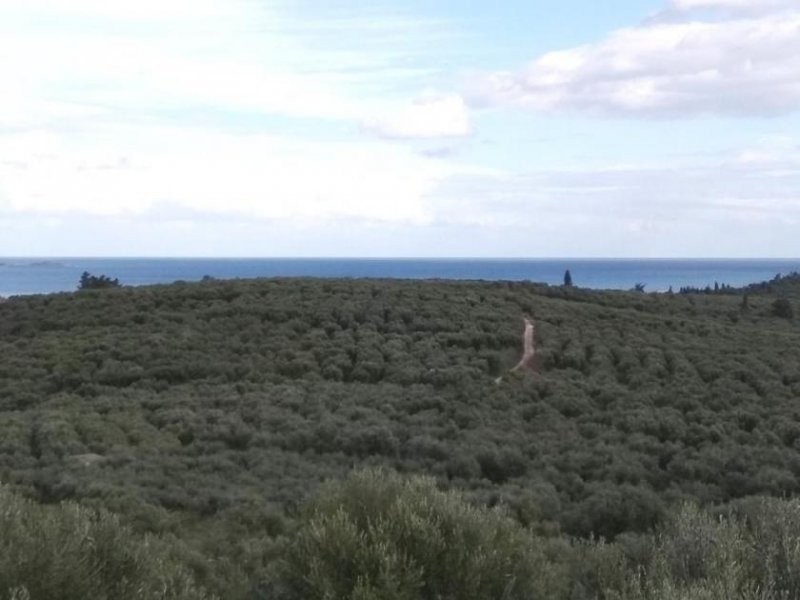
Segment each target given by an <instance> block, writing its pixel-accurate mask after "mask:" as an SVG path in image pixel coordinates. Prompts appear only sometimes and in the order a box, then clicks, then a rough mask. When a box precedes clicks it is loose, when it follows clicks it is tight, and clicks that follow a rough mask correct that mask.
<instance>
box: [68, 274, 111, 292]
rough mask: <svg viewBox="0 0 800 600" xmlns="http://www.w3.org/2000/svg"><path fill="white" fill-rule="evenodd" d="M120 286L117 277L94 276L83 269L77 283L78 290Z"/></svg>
mask: <svg viewBox="0 0 800 600" xmlns="http://www.w3.org/2000/svg"><path fill="white" fill-rule="evenodd" d="M117 287H120V283H119V279H116V278H114V279H111V278H110V277H107V276H105V275H99V276H95V275H92V274H90V273H89V272H88V271H84V272H83V274H82V275H81V280H80V282H79V283H78V289H79V290H100V289H105V288H117Z"/></svg>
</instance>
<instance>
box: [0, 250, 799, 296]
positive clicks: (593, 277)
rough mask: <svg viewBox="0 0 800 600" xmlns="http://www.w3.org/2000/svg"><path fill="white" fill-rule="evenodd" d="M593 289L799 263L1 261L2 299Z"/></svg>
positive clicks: (669, 283)
mask: <svg viewBox="0 0 800 600" xmlns="http://www.w3.org/2000/svg"><path fill="white" fill-rule="evenodd" d="M567 270H569V271H570V274H571V275H572V280H573V283H574V285H576V286H578V287H586V288H593V289H616V290H628V289H632V288H633V287H634V286H636V285H637V284H643V285H644V286H645V291H648V292H663V291H666V290H668V289H669V288H670V287H672V288H673V289H674V290H675V291H677V290H678V289H679V288H681V287H684V286H692V287H706V286H712V287H713V285H714V284H715V283H719V284H720V285H722V284H727V285H731V286H735V287H738V286H742V285H746V284H749V283H755V282H759V281H765V280H767V279H772V278H773V277H775V276H776V275H778V274H784V275H785V274H788V273H791V272H798V271H800V258H795V259H747V260H742V259H650V258H648V259H627V258H626V259H613V258H612V259H608V258H602V259H601V258H591V259H588V258H587V259H576V258H564V259H560V258H517V259H508V258H503V259H499V258H498V259H495V258H447V259H442V258H0V296H2V297H10V296H15V295H26V294H50V293H56V292H69V291H73V290H75V289H76V287H77V285H78V281H79V279H80V276H81V274H82V273H83V272H84V271H87V272H89V273H91V274H92V275H106V276H108V277H111V278H117V279H119V281H120V283H122V284H123V285H135V286H136V285H150V284H161V283H171V282H174V281H199V280H201V279H203V278H204V277H206V276H208V277H214V278H218V279H238V278H244V279H250V278H255V277H337V278H341V277H344V278H389V279H475V280H488V281H535V282H542V283H547V284H550V285H560V284H561V283H562V282H563V280H564V273H565V271H567Z"/></svg>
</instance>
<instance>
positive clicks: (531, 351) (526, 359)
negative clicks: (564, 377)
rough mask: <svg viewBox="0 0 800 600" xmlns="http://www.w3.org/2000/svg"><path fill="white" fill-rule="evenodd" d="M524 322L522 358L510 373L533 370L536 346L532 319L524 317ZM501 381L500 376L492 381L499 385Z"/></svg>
mask: <svg viewBox="0 0 800 600" xmlns="http://www.w3.org/2000/svg"><path fill="white" fill-rule="evenodd" d="M524 321H525V332H524V333H523V334H522V358H521V359H520V360H519V362H518V363H517V365H516V366H515V367H514V368H513V369H511V371H510V372H511V373H516V372H517V371H521V370H522V369H530V370H533V369H534V368H535V367H534V364H533V361H534V358H535V357H536V345H535V344H534V341H533V332H534V329H533V319H531V318H529V317H525V318H524ZM501 381H503V377H502V376H501V377H498V378H497V379H495V380H494V382H495V383H497V384H499V383H500V382H501Z"/></svg>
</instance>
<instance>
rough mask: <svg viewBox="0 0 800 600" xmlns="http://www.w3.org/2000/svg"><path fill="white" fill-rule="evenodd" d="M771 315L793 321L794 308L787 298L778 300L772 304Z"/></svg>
mask: <svg viewBox="0 0 800 600" xmlns="http://www.w3.org/2000/svg"><path fill="white" fill-rule="evenodd" d="M772 314H773V315H775V316H776V317H780V318H781V319H793V318H794V308H792V303H791V302H789V300H788V298H778V299H777V300H775V302H773V303H772Z"/></svg>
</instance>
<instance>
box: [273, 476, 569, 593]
mask: <svg viewBox="0 0 800 600" xmlns="http://www.w3.org/2000/svg"><path fill="white" fill-rule="evenodd" d="M302 519H303V520H302V525H301V527H300V529H299V531H298V532H297V534H296V535H295V536H294V538H293V539H292V542H291V545H290V547H289V549H288V552H287V555H286V559H285V562H284V565H283V569H282V576H281V581H282V588H283V589H282V590H281V591H280V592H279V596H280V597H283V598H287V599H295V598H297V599H298V600H299V599H301V598H302V599H304V600H306V599H307V600H313V599H325V600H338V599H342V600H344V599H359V600H367V599H375V600H378V599H380V600H391V599H397V600H400V599H403V600H416V599H439V600H447V599H452V600H456V599H457V600H471V599H474V600H489V599H492V598H504V599H509V600H511V599H515V598H520V599H522V598H524V599H526V600H535V599H537V598H542V599H545V598H547V599H549V598H556V597H563V596H564V595H565V590H564V589H563V585H564V583H565V581H566V579H565V578H564V577H563V575H562V574H560V573H559V572H558V571H557V569H556V568H555V566H554V565H553V564H552V563H551V562H550V561H548V559H547V557H546V555H545V549H544V546H543V545H542V542H540V541H538V540H537V539H536V538H534V537H533V536H532V535H530V533H529V532H527V531H526V530H524V529H523V528H522V527H521V526H520V525H519V524H518V523H517V522H516V521H513V520H512V519H510V518H509V517H508V516H507V515H506V514H505V513H504V512H503V511H502V510H499V509H485V508H475V507H472V506H470V505H469V504H467V503H466V502H464V501H463V500H462V499H461V498H460V497H459V496H458V495H457V494H455V493H452V492H442V491H439V490H438V489H437V487H436V484H435V482H434V480H433V479H430V478H424V477H413V478H403V477H401V476H399V475H396V474H389V473H384V472H381V471H377V470H366V471H359V472H356V473H354V474H352V475H351V476H350V477H349V478H348V479H347V480H345V481H344V482H343V483H340V484H334V483H330V484H327V485H325V486H323V488H322V490H321V491H320V492H319V493H318V494H317V496H316V497H315V499H314V500H312V501H311V502H310V504H309V505H308V507H307V508H306V510H305V512H304V513H303V515H302Z"/></svg>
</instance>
